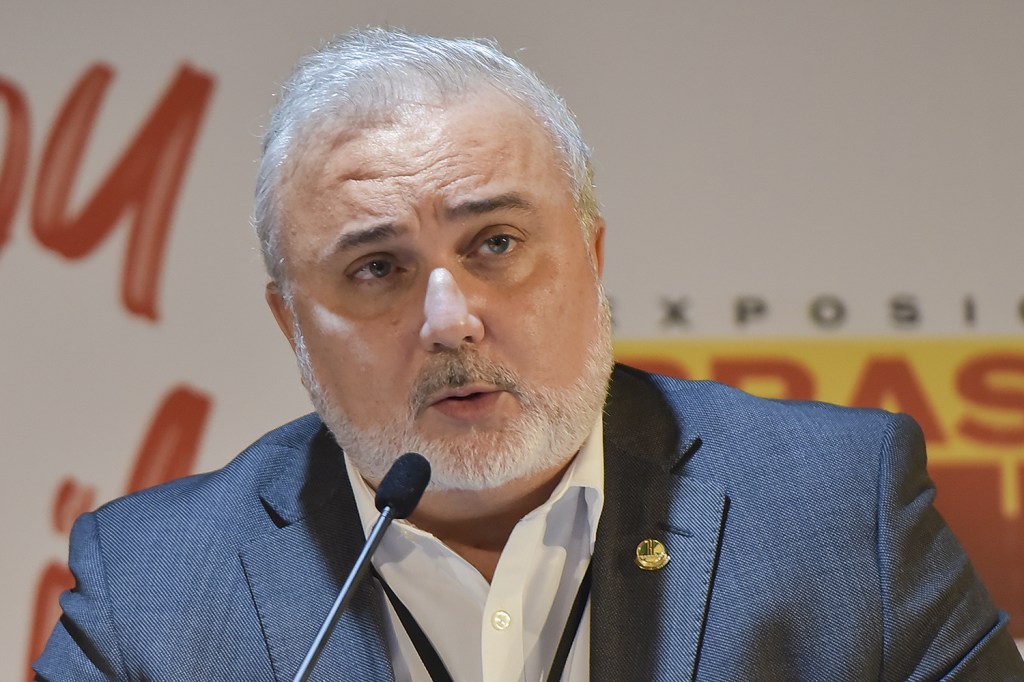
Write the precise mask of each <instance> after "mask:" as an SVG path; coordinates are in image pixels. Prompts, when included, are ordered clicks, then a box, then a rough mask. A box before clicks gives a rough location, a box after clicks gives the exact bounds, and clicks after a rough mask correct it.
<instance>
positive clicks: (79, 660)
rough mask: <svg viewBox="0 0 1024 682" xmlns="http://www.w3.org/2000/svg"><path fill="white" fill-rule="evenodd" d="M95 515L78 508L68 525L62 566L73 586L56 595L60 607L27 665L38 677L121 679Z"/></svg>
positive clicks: (53, 681)
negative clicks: (65, 565) (47, 634)
mask: <svg viewBox="0 0 1024 682" xmlns="http://www.w3.org/2000/svg"><path fill="white" fill-rule="evenodd" d="M97 523H98V522H97V519H96V516H95V515H94V514H92V513H89V514H84V515H82V516H81V517H79V519H78V520H77V521H76V522H75V525H74V527H73V528H72V529H71V543H70V555H69V559H68V566H69V567H70V569H71V573H72V574H73V575H74V577H75V587H74V589H72V590H70V591H68V592H65V593H64V594H62V595H61V597H60V605H61V608H62V609H63V611H64V613H63V614H62V615H61V617H60V620H58V622H57V625H56V627H55V628H54V630H53V633H52V634H51V635H50V639H49V641H48V642H47V643H46V648H45V649H44V650H43V654H42V656H40V657H39V659H38V660H37V661H36V662H35V664H34V665H33V669H34V670H35V671H36V675H37V677H36V679H37V680H41V681H43V682H60V681H63V680H67V681H68V682H71V681H72V680H74V681H77V682H89V681H91V680H127V679H128V677H127V675H126V673H125V669H124V663H123V661H122V658H121V654H120V648H119V646H118V633H117V631H116V629H115V627H114V623H113V619H112V617H111V613H110V608H111V605H110V599H109V596H108V591H107V583H106V577H105V574H104V570H103V557H102V553H101V547H100V538H99V530H98V526H97Z"/></svg>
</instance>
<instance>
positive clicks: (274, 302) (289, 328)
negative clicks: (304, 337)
mask: <svg viewBox="0 0 1024 682" xmlns="http://www.w3.org/2000/svg"><path fill="white" fill-rule="evenodd" d="M264 295H265V296H266V299H267V305H269V306H270V312H272V313H274V319H275V320H277V326H278V327H279V328H280V329H281V333H282V334H284V336H285V338H286V339H288V343H289V344H290V345H291V347H292V350H293V351H294V350H295V337H294V336H293V332H294V330H295V318H294V316H293V314H292V309H291V306H289V305H288V302H287V301H285V298H284V294H283V293H282V292H281V287H279V286H278V285H277V282H267V290H266V293H265V294H264Z"/></svg>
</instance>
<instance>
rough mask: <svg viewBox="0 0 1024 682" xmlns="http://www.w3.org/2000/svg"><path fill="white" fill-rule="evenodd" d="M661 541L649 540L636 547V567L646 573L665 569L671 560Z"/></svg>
mask: <svg viewBox="0 0 1024 682" xmlns="http://www.w3.org/2000/svg"><path fill="white" fill-rule="evenodd" d="M671 558H672V557H670V556H669V555H668V552H667V551H666V550H665V545H663V544H661V541H660V540H655V539H654V538H647V539H646V540H641V541H640V544H639V545H637V546H636V565H637V566H639V567H640V568H642V569H643V570H645V571H657V570H658V569H661V568H665V564H667V563H668V562H669V559H671Z"/></svg>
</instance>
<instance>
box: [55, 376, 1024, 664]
mask: <svg viewBox="0 0 1024 682" xmlns="http://www.w3.org/2000/svg"><path fill="white" fill-rule="evenodd" d="M605 470H606V474H605V498H606V501H605V507H604V512H603V514H602V516H601V521H600V525H599V528H598V535H597V544H596V548H595V552H594V557H593V562H594V574H593V591H592V601H591V610H592V613H591V616H592V619H591V627H592V632H591V645H590V646H591V672H592V679H594V680H604V681H607V682H622V681H624V680H672V681H675V680H698V681H701V682H712V681H723V682H724V681H726V680H728V681H730V682H731V681H734V680H828V681H830V682H835V681H839V680H985V681H986V682H991V681H993V680H1024V663H1022V662H1021V658H1020V655H1019V654H1018V652H1017V649H1016V647H1015V645H1014V643H1013V640H1012V639H1011V638H1010V637H1009V635H1008V633H1007V630H1006V618H1005V616H1004V615H1003V614H1001V613H1000V612H998V611H997V610H996V609H995V608H994V607H993V605H992V603H991V602H990V600H989V597H988V595H987V594H986V592H985V589H984V588H983V587H982V585H981V584H980V583H979V581H978V579H977V577H976V576H975V574H974V571H973V569H972V568H971V565H970V563H969V562H968V559H967V557H966V556H965V555H964V552H963V550H962V549H961V548H960V546H959V544H958V543H957V541H956V539H955V538H954V537H953V535H952V534H951V533H950V531H949V529H948V528H947V526H946V525H945V523H944V522H943V521H942V519H941V518H940V517H939V515H938V514H937V513H936V512H935V510H934V508H933V507H932V498H933V496H934V490H933V488H932V485H931V482H930V481H929V479H928V477H927V474H926V473H925V454H924V445H923V441H922V437H921V433H920V431H919V429H918V428H917V426H916V425H915V424H914V423H913V422H912V421H911V420H910V419H909V418H907V417H905V416H899V415H891V414H888V413H885V412H881V411H876V410H851V409H845V408H839V407H835V406H831V405H825V404H820V403H792V402H781V401H772V400H764V399H759V398H754V397H752V396H749V395H746V394H744V393H742V392H740V391H737V390H734V389H731V388H727V387H725V386H721V385H718V384H713V383H708V382H683V381H676V380H672V379H666V378H664V377H657V376H652V375H648V374H645V373H642V372H639V371H637V370H632V369H629V368H624V367H621V366H620V367H617V368H616V371H615V373H614V376H613V381H612V388H611V390H610V394H609V399H608V404H607V408H606V417H605ZM646 538H655V539H659V540H661V541H662V542H663V543H664V544H665V545H666V546H667V549H668V553H669V554H670V556H671V561H669V563H668V564H667V565H666V566H665V567H664V568H663V569H661V570H655V571H642V570H640V569H638V568H637V567H636V565H635V563H634V557H635V551H636V547H637V544H638V543H639V542H640V541H641V540H644V539H646ZM362 543H363V535H362V529H361V526H360V523H359V519H358V514H357V512H356V507H355V502H354V500H353V498H352V492H351V489H350V487H349V484H348V480H347V478H346V474H345V467H344V465H343V462H342V458H341V452H340V450H339V448H338V446H337V445H336V443H335V442H334V439H333V437H332V436H331V434H330V433H329V432H328V431H327V429H326V428H325V427H324V426H323V424H322V423H321V421H320V420H319V418H318V417H316V416H315V415H309V416H307V417H304V418H302V419H299V420H297V421H295V422H292V423H291V424H288V425H286V426H284V427H282V428H280V429H278V430H276V431H273V432H271V433H269V434H268V435H266V436H264V437H263V438H262V439H260V440H259V441H257V442H256V443H255V444H254V445H252V446H251V447H250V448H248V449H247V450H246V451H245V452H243V453H242V454H241V455H239V456H238V457H237V458H236V459H235V460H234V461H232V462H231V463H230V464H228V465H227V466H226V467H224V468H223V469H221V470H219V471H215V472H213V473H208V474H202V475H198V476H192V477H189V478H185V479H181V480H178V481H174V482H172V483H169V484H166V485H163V486H160V487H157V488H154V489H151V490H147V491H143V492H142V493H139V494H135V495H131V496H128V497H125V498H122V499H119V500H116V501H114V502H111V503H110V504H107V505H105V506H103V507H102V508H100V509H98V510H97V511H95V512H92V513H90V514H86V515H84V516H82V517H81V518H80V519H79V520H78V522H77V523H76V525H75V528H74V530H73V531H72V536H71V558H70V566H71V569H72V571H73V572H74V574H75V577H76V580H77V585H76V587H75V589H73V590H72V591H70V592H67V593H65V594H64V595H63V596H62V598H61V605H62V607H63V609H64V614H63V616H62V617H61V619H60V622H59V623H58V625H57V627H56V629H55V630H54V632H53V635H52V636H51V639H50V641H49V643H48V645H47V648H46V650H45V652H44V654H43V655H42V657H41V658H40V659H39V661H38V662H37V663H36V666H35V667H36V671H37V674H38V676H39V679H42V680H76V681H82V680H103V679H110V680H181V681H184V680H189V681H192V680H291V679H292V677H293V675H294V674H295V671H296V669H297V668H298V665H299V663H300V661H301V660H302V658H303V656H304V655H305V652H306V649H307V648H308V646H309V644H310V642H311V641H312V639H313V636H314V634H315V633H316V631H317V629H318V628H319V626H320V623H321V622H322V620H323V618H324V616H325V614H326V612H327V610H328V608H329V607H330V605H331V603H332V602H333V600H334V598H335V596H336V594H337V591H338V589H339V587H340V585H341V583H342V581H343V580H344V577H345V576H346V575H347V573H348V570H349V567H350V566H351V565H352V563H353V561H354V560H355V557H356V555H357V554H358V552H359V549H360V548H361V545H362ZM376 590H377V586H376V585H375V583H374V582H373V581H372V580H368V581H366V582H365V583H364V584H363V585H362V586H361V588H360V589H359V591H358V594H357V595H356V596H355V598H354V600H353V602H352V604H351V606H350V608H349V610H348V611H347V612H346V614H345V615H344V617H343V618H342V620H341V622H340V624H339V626H338V628H337V630H336V631H335V633H334V636H333V638H332V640H331V642H330V644H329V646H328V648H327V650H326V652H325V653H324V655H323V656H322V657H321V659H320V662H319V663H318V665H317V668H316V672H315V675H314V679H319V680H390V679H392V677H393V675H392V670H391V663H390V657H389V653H388V651H387V644H386V643H385V637H384V634H383V632H384V630H383V621H382V601H381V598H380V597H379V595H378V593H377V591H376Z"/></svg>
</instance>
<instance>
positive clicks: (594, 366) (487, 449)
mask: <svg viewBox="0 0 1024 682" xmlns="http://www.w3.org/2000/svg"><path fill="white" fill-rule="evenodd" d="M599 310H600V321H599V322H600V324H599V325H598V327H599V331H598V334H597V336H595V338H594V339H593V340H592V341H591V343H590V344H588V346H587V353H586V358H585V362H584V367H583V372H582V373H581V375H580V376H579V377H578V378H577V379H576V380H575V381H574V382H573V383H572V385H570V386H568V387H560V388H551V387H547V386H533V385H530V384H528V383H527V382H525V381H524V380H523V379H521V378H520V377H519V376H518V375H517V374H515V373H514V372H512V371H511V370H508V369H507V368H504V367H502V366H500V365H498V364H497V363H494V362H492V361H490V360H488V359H486V358H484V357H481V356H480V355H479V354H478V353H477V351H476V350H475V349H473V348H471V347H464V348H460V349H457V350H451V351H444V352H441V353H438V354H436V355H433V356H431V357H430V359H429V360H428V361H427V363H426V364H425V365H424V367H423V369H422V370H421V371H420V374H419V376H418V377H417V379H416V382H415V384H414V388H413V392H412V393H413V394H412V395H411V396H410V399H409V402H408V404H407V406H406V408H405V410H404V413H401V414H397V415H395V414H389V415H381V417H382V419H381V421H380V423H379V424H377V425H374V426H370V427H356V426H354V425H353V424H352V423H351V422H350V421H349V420H348V418H347V416H346V415H344V414H343V413H342V412H341V410H338V409H337V408H336V407H335V405H334V402H333V401H332V400H331V398H330V396H329V395H328V394H327V393H326V391H324V389H323V387H322V385H321V384H320V382H319V381H317V379H316V376H315V373H314V371H313V367H312V364H311V362H310V358H309V352H308V350H307V349H306V345H305V342H304V340H303V337H302V331H301V329H300V328H299V325H298V321H297V319H298V318H297V317H296V316H294V315H293V319H294V320H296V322H295V325H294V330H293V333H294V341H295V353H296V356H297V358H298V364H299V369H300V371H301V372H302V381H303V384H304V385H305V386H306V389H307V390H308V391H309V395H310V398H311V399H312V401H313V405H314V407H315V408H316V410H317V412H318V413H319V414H320V417H321V419H323V420H324V423H325V424H327V426H328V428H330V430H331V431H332V432H333V433H334V437H335V438H336V439H337V441H338V443H339V444H340V445H341V447H342V448H343V449H344V451H345V453H346V454H347V455H348V457H349V458H350V459H351V461H352V463H353V464H354V465H355V467H356V469H358V470H359V472H360V473H361V474H362V475H363V477H364V478H366V479H367V480H369V481H380V480H381V479H382V478H383V477H384V474H385V473H387V471H388V469H390V468H391V465H392V464H393V463H394V461H395V460H396V459H397V458H398V457H399V456H400V455H402V454H403V453H406V452H418V453H420V454H421V455H423V456H424V457H426V458H427V460H428V461H429V462H430V465H431V477H430V487H431V489H432V490H487V489H490V488H496V487H499V486H501V485H504V484H506V483H510V482H512V481H515V480H518V479H522V478H526V477H528V476H531V475H534V474H537V473H540V472H542V471H546V470H549V469H553V468H555V467H557V466H558V465H560V464H563V463H564V462H566V461H568V460H569V459H570V458H571V457H572V456H574V455H575V454H576V452H577V451H578V450H579V448H580V446H581V445H582V444H583V441H584V440H586V438H587V436H588V435H589V434H590V432H591V430H592V429H593V427H594V425H595V423H596V422H597V419H598V418H600V415H601V412H602V409H603V406H604V401H605V396H606V394H607V391H608V379H609V377H610V376H611V370H612V365H613V362H614V360H613V356H612V347H611V314H610V310H609V307H608V302H607V299H606V298H605V296H604V291H603V289H602V290H600V292H599ZM474 382H481V383H486V384H490V385H493V386H495V387H497V388H499V389H502V390H505V391H508V392H509V393H511V394H512V395H513V396H514V397H515V398H516V399H518V401H519V403H520V406H521V408H522V410H521V412H520V414H519V415H518V416H517V417H514V418H512V419H510V420H508V421H506V422H505V423H504V424H502V425H501V427H500V428H498V429H494V430H490V429H489V430H482V429H481V430H477V429H473V430H471V431H470V432H468V433H463V434H460V435H458V436H452V437H449V438H426V437H424V436H423V435H422V434H420V433H419V432H418V430H417V428H416V423H415V417H416V415H417V414H418V413H419V411H420V410H421V409H422V408H423V407H424V402H425V401H426V399H427V398H429V396H431V395H433V394H435V393H436V392H438V391H440V390H443V389H445V388H458V387H460V386H464V385H467V384H470V383H474Z"/></svg>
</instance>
